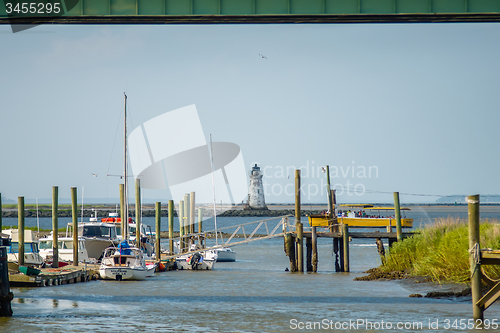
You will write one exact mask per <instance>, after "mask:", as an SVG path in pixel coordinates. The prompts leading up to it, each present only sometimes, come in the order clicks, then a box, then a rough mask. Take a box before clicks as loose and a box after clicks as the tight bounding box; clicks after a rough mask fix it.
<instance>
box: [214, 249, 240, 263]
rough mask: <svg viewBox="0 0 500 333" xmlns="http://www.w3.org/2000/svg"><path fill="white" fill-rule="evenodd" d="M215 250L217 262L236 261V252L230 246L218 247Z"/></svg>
mask: <svg viewBox="0 0 500 333" xmlns="http://www.w3.org/2000/svg"><path fill="white" fill-rule="evenodd" d="M215 251H217V261H218V262H234V261H236V252H235V251H234V250H233V249H232V248H230V247H220V248H217V249H215Z"/></svg>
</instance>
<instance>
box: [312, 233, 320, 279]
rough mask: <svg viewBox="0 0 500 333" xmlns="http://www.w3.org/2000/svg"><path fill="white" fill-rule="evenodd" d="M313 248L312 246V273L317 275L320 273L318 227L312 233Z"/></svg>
mask: <svg viewBox="0 0 500 333" xmlns="http://www.w3.org/2000/svg"><path fill="white" fill-rule="evenodd" d="M311 246H312V271H313V272H314V273H316V272H317V271H318V259H319V258H318V234H317V233H316V227H312V232H311Z"/></svg>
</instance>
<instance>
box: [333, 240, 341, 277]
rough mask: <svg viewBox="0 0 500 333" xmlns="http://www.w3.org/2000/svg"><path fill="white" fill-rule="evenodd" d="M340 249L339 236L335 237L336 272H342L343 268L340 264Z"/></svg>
mask: <svg viewBox="0 0 500 333" xmlns="http://www.w3.org/2000/svg"><path fill="white" fill-rule="evenodd" d="M339 251H340V239H339V238H337V237H333V253H334V256H335V259H334V260H335V272H342V268H341V265H340V258H339Z"/></svg>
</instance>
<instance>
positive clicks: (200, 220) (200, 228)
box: [198, 208, 205, 248]
mask: <svg viewBox="0 0 500 333" xmlns="http://www.w3.org/2000/svg"><path fill="white" fill-rule="evenodd" d="M202 232H203V208H198V233H200V234H201V233H202ZM203 241H204V239H201V240H200V243H199V245H200V246H201V247H202V248H203V247H205V246H204V245H203Z"/></svg>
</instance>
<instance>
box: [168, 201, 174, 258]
mask: <svg viewBox="0 0 500 333" xmlns="http://www.w3.org/2000/svg"><path fill="white" fill-rule="evenodd" d="M168 238H170V241H169V250H170V253H171V254H173V253H174V241H173V240H172V238H174V200H168Z"/></svg>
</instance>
